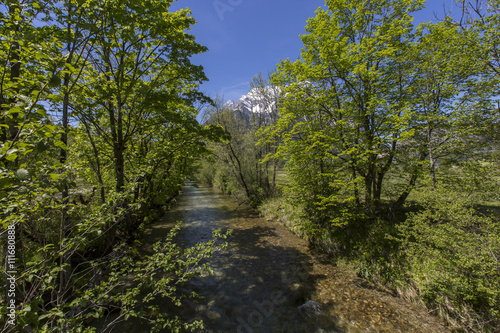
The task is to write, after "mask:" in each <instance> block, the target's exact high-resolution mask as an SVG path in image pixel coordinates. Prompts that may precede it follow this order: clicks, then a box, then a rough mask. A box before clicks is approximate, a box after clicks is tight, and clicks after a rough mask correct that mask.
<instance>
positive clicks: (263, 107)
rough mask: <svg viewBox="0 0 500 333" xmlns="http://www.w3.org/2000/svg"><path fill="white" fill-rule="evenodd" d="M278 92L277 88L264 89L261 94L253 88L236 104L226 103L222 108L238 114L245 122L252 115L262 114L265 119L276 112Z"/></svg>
mask: <svg viewBox="0 0 500 333" xmlns="http://www.w3.org/2000/svg"><path fill="white" fill-rule="evenodd" d="M279 91H280V90H279V88H276V87H266V88H265V89H264V93H263V94H262V93H261V90H260V89H257V88H254V89H252V90H250V92H249V93H248V94H247V95H243V96H241V97H240V99H239V100H237V101H236V102H233V101H231V100H229V101H227V102H226V103H225V104H224V106H223V107H224V108H226V109H231V110H233V111H235V112H240V113H241V115H242V116H243V117H244V119H245V120H247V121H248V120H249V119H250V117H251V116H252V115H259V114H261V115H262V114H263V115H264V117H265V118H267V117H269V115H270V114H271V113H274V112H276V103H277V101H278V97H279Z"/></svg>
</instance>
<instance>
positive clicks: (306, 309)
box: [119, 186, 445, 333]
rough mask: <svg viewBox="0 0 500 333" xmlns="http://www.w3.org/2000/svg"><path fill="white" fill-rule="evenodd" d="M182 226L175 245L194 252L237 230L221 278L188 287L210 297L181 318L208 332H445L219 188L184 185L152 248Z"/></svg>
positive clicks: (125, 328)
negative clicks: (218, 234) (215, 234)
mask: <svg viewBox="0 0 500 333" xmlns="http://www.w3.org/2000/svg"><path fill="white" fill-rule="evenodd" d="M176 221H183V222H184V224H183V228H182V230H181V232H180V233H179V235H178V236H177V239H176V240H175V241H176V242H178V243H179V244H182V246H187V247H189V246H192V245H194V244H196V243H198V242H204V241H207V240H209V239H210V238H211V235H212V231H213V230H215V229H220V228H231V229H233V234H232V236H231V237H230V239H229V247H228V249H227V250H226V251H224V252H220V253H217V254H215V255H214V257H213V258H212V259H210V263H211V265H212V267H213V269H214V274H213V275H212V276H202V277H197V278H195V279H194V280H192V281H191V282H190V283H188V284H187V285H185V286H184V288H185V290H186V291H195V292H197V293H198V294H199V295H200V296H202V297H201V299H197V300H187V301H185V304H184V306H183V307H182V310H178V311H180V312H179V313H178V315H179V316H180V317H181V318H183V319H184V320H186V321H192V320H198V319H202V320H203V321H204V323H205V331H206V332H242V333H243V332H244V333H264V332H266V333H268V332H287V333H288V332H290V333H291V332H304V333H306V332H442V331H445V330H444V328H443V327H442V326H441V325H440V324H439V323H438V322H437V320H436V319H435V318H433V317H430V316H429V315H427V314H426V313H425V312H424V311H422V310H418V309H413V308H411V307H410V306H409V305H408V304H406V303H404V302H403V301H401V300H400V299H397V298H394V297H392V296H390V295H387V294H384V293H381V292H379V291H376V290H373V289H370V288H367V287H365V286H364V285H363V281H362V280H360V279H359V278H357V277H355V276H354V275H353V274H352V273H350V272H348V271H346V270H344V269H341V268H338V267H334V266H333V265H331V264H329V263H321V262H319V261H318V260H317V259H316V258H314V257H313V256H311V254H310V253H309V251H308V247H307V243H306V242H305V241H304V240H302V239H299V238H298V237H296V236H295V235H293V234H292V233H291V232H290V231H289V230H287V229H286V228H285V227H283V226H281V225H279V224H276V223H273V222H269V221H266V220H264V219H262V218H260V217H259V216H258V215H256V214H255V213H254V212H253V211H251V210H250V209H249V208H246V207H243V206H239V207H238V205H237V204H236V203H234V202H233V201H231V199H230V198H228V197H226V196H224V195H222V194H221V193H219V192H217V191H216V190H214V189H211V188H207V187H199V188H196V187H193V186H185V187H183V194H182V195H180V196H179V197H178V199H177V204H176V205H175V207H174V208H173V209H172V210H171V211H170V212H168V213H167V214H166V216H165V217H164V219H163V220H162V221H161V222H159V223H157V224H155V225H154V226H153V228H152V229H151V230H149V232H148V235H147V236H146V240H147V242H148V243H150V244H152V243H154V242H155V241H157V240H159V239H161V238H162V237H164V235H165V234H166V233H167V232H168V229H169V228H170V227H171V226H172V225H173V224H174V223H175V222H176ZM145 251H147V248H146V250H145ZM163 311H172V309H163ZM143 329H144V328H143ZM119 331H120V332H134V333H135V332H141V327H140V326H138V324H137V322H135V323H134V322H131V323H128V324H125V325H122V326H120V329H119Z"/></svg>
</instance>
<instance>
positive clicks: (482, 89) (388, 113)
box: [200, 0, 500, 332]
mask: <svg viewBox="0 0 500 333" xmlns="http://www.w3.org/2000/svg"><path fill="white" fill-rule="evenodd" d="M423 3H424V2H423V1H418V0H403V1H393V0H382V1H363V0H350V1H347V0H328V1H326V8H327V9H325V10H323V9H318V11H317V12H316V16H315V17H313V18H311V19H309V21H308V24H307V26H306V33H305V34H304V35H302V41H303V45H304V46H303V49H302V51H301V55H300V58H299V59H298V60H296V61H290V60H283V61H281V62H280V64H278V66H277V68H276V70H275V72H274V73H272V74H271V75H270V78H269V82H268V81H267V80H264V79H263V78H262V77H261V76H259V77H257V78H256V79H255V80H254V81H253V82H252V90H251V94H253V95H255V96H254V98H253V99H252V100H253V101H255V104H256V106H258V107H257V109H258V110H260V111H259V112H254V113H253V114H251V115H250V116H245V114H243V113H242V112H238V111H237V110H236V111H235V110H228V109H227V108H224V107H223V106H222V105H219V106H218V107H214V108H212V109H211V110H210V111H209V112H208V113H207V120H206V124H219V125H220V126H222V127H223V128H224V129H225V130H226V131H227V132H229V133H230V134H231V138H230V139H229V138H228V139H226V140H225V141H222V142H219V143H212V144H211V147H212V150H213V152H214V154H213V156H212V157H211V158H210V159H208V160H206V161H205V162H204V163H203V165H202V171H201V173H200V180H202V181H205V182H206V183H210V184H213V185H215V186H218V187H220V188H222V189H223V190H225V191H227V192H230V193H234V194H236V196H237V197H238V198H239V199H240V200H246V201H247V202H249V203H250V204H252V205H254V206H259V205H260V209H261V211H262V212H263V213H265V214H267V215H269V216H273V217H275V218H277V219H280V220H282V221H283V222H285V223H286V224H287V225H289V226H290V227H291V228H293V229H294V230H296V231H297V232H298V233H300V234H301V235H303V236H305V237H307V238H308V239H309V240H310V242H311V245H312V246H313V247H316V248H318V249H320V250H322V251H325V252H327V253H329V254H330V255H331V256H332V259H333V260H337V261H338V262H345V263H347V264H349V265H353V266H354V267H356V270H357V272H358V274H359V275H361V276H363V277H366V278H368V279H372V280H373V281H375V282H377V283H379V284H380V285H383V286H385V287H387V288H388V289H390V290H393V291H395V292H398V293H399V294H400V295H401V296H403V297H405V298H407V299H410V300H413V301H417V302H423V303H424V304H425V305H426V306H427V307H428V309H429V312H432V313H434V314H438V315H440V316H441V317H442V318H444V319H446V320H447V321H448V323H449V324H450V325H452V326H454V327H457V328H460V329H463V330H467V331H475V332H484V331H492V332H493V331H498V327H500V311H499V309H500V263H499V258H500V197H499V196H500V192H499V188H500V186H499V185H500V184H499V182H500V171H499V170H500V168H499V167H500V160H499V158H500V155H499V143H500V142H499V138H500V137H499V135H498V133H500V122H499V120H500V113H499V104H498V89H499V88H500V86H499V82H500V81H499V79H500V76H499V73H500V67H499V65H500V58H499V57H500V56H499V53H498V40H499V37H500V30H499V26H498V24H499V20H500V1H496V0H477V1H475V2H474V1H473V2H462V1H457V4H456V5H457V9H458V11H459V12H460V15H456V17H453V16H449V17H445V18H443V19H442V20H441V21H440V22H437V23H423V24H421V25H419V26H418V27H415V26H414V25H413V24H412V21H413V18H412V13H414V12H415V11H417V10H419V9H421V8H422V6H423ZM283 165H284V168H282V166H283Z"/></svg>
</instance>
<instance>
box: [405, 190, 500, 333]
mask: <svg viewBox="0 0 500 333" xmlns="http://www.w3.org/2000/svg"><path fill="white" fill-rule="evenodd" d="M453 194H454V195H450V192H449V189H448V191H447V190H446V189H442V190H437V191H430V192H427V194H423V196H422V198H421V201H422V203H423V205H424V207H423V209H422V210H420V211H418V212H414V213H412V214H410V215H409V217H408V219H407V221H406V222H405V223H403V224H402V225H400V226H399V228H398V229H399V231H400V233H401V235H400V237H401V238H400V240H401V243H402V246H403V251H404V255H405V257H406V260H407V266H408V273H409V275H410V277H411V278H412V279H413V280H415V282H416V283H417V285H418V289H419V292H420V296H421V298H422V299H423V300H424V301H425V303H426V304H427V305H428V306H429V307H432V308H434V309H437V310H439V313H440V314H441V315H442V316H443V317H445V318H447V319H449V320H450V321H451V322H453V321H456V323H457V324H458V325H460V326H464V327H466V328H467V329H468V330H470V331H474V332H484V331H486V330H488V329H491V330H494V328H495V327H497V328H498V327H500V310H499V309H500V262H499V258H500V224H499V221H498V220H495V219H494V218H493V217H491V216H485V215H483V214H481V213H479V212H478V211H477V210H476V209H475V208H474V207H475V206H476V205H477V202H474V201H473V200H472V199H471V196H468V195H466V194H464V193H463V192H454V193H453Z"/></svg>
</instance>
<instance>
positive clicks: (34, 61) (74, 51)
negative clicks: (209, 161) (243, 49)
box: [0, 0, 223, 332]
mask: <svg viewBox="0 0 500 333" xmlns="http://www.w3.org/2000/svg"><path fill="white" fill-rule="evenodd" d="M171 3H172V1H163V0H162V1H149V0H130V1H80V0H68V1H62V2H53V1H51V0H34V1H31V0H30V1H24V0H12V1H5V2H3V3H2V4H1V7H2V8H1V10H0V22H1V24H0V35H1V38H0V61H1V62H0V101H1V103H0V104H1V110H0V112H1V114H0V141H1V142H0V143H1V146H0V207H1V208H0V209H1V210H0V225H1V228H2V246H1V248H2V249H1V251H2V258H5V257H6V255H7V254H13V253H12V252H11V251H12V250H13V249H15V255H14V256H15V260H13V261H11V260H9V261H5V268H6V269H5V270H4V271H3V273H6V272H13V273H8V274H2V276H1V277H0V284H1V285H2V286H6V285H7V281H9V284H8V285H9V286H10V285H12V286H13V287H12V291H13V293H14V294H15V295H13V296H12V295H10V296H8V295H7V294H5V293H3V292H2V296H1V302H0V313H1V316H0V318H1V319H0V326H1V327H2V331H7V332H8V331H11V332H33V331H36V332H54V331H65V332H66V331H79V332H81V331H91V330H92V325H93V324H94V322H93V321H92V319H93V318H100V317H103V316H104V315H107V314H112V315H114V316H115V317H114V318H115V320H114V322H113V323H111V324H110V325H108V327H105V328H104V329H105V330H108V329H111V328H112V325H113V324H115V323H117V322H120V321H123V320H126V319H128V318H129V317H140V318H143V320H144V321H145V322H147V323H149V324H150V325H151V329H152V330H153V331H154V330H158V329H161V328H169V330H172V331H174V330H177V329H180V328H181V327H185V328H186V329H193V330H195V329H196V328H197V327H200V325H202V324H201V323H196V322H194V323H182V322H180V321H179V319H178V318H175V317H174V316H173V315H172V314H171V313H164V314H159V315H155V314H154V313H157V311H155V306H154V305H153V304H154V303H151V302H150V301H151V300H152V299H153V298H155V297H162V298H164V299H165V302H167V303H168V302H170V303H172V305H173V306H174V305H180V300H181V299H182V298H183V297H188V296H191V295H183V294H182V293H181V292H179V291H178V286H179V285H181V284H182V283H183V282H184V281H186V280H187V279H189V278H190V277H191V276H193V275H194V274H197V273H198V272H199V269H198V268H200V267H202V268H204V269H206V267H204V266H200V265H199V262H200V260H202V259H203V258H206V257H207V256H208V255H210V253H212V251H213V250H214V249H217V248H219V247H221V243H220V242H219V241H218V240H219V239H220V238H221V237H223V235H218V236H216V237H215V238H214V239H213V240H212V241H210V242H208V243H206V244H199V245H197V246H196V247H193V248H191V249H180V248H178V247H177V246H176V245H175V244H174V243H172V237H174V235H175V233H176V232H177V231H178V228H173V229H172V231H171V234H170V237H169V238H168V239H165V240H164V241H162V242H160V243H158V244H156V245H155V247H154V249H155V252H154V253H153V254H151V255H148V256H138V250H139V249H140V247H141V243H140V235H141V232H142V231H143V230H144V228H145V227H146V226H147V223H148V222H151V221H152V220H154V219H156V218H157V217H159V216H161V215H160V213H161V211H162V209H164V208H165V206H168V203H169V202H170V201H171V200H172V199H173V198H174V196H175V195H176V194H177V192H178V191H179V188H180V185H181V184H182V182H183V181H184V179H185V178H186V177H188V176H189V175H192V174H193V171H194V169H193V165H194V164H193V161H195V160H196V159H198V158H199V157H200V156H203V155H204V154H206V153H207V149H206V144H205V143H204V142H205V141H206V140H218V139H219V138H221V137H222V131H221V130H220V129H218V128H210V127H202V126H201V125H200V124H199V123H198V122H197V121H196V115H197V113H198V109H199V108H200V107H201V106H202V105H204V104H206V103H211V101H210V100H209V99H208V98H207V97H206V96H204V95H203V94H201V93H200V92H199V91H198V86H199V84H200V83H201V82H203V81H204V80H206V77H205V75H204V73H203V69H202V68H201V67H200V66H195V65H193V64H192V63H191V62H190V60H189V59H190V57H191V56H192V55H195V54H199V53H201V52H205V51H206V48H205V47H204V46H201V45H199V44H197V43H196V42H195V41H194V37H193V36H192V35H190V34H188V33H186V31H187V30H188V29H189V27H190V26H191V25H193V24H195V21H194V19H193V18H192V17H191V15H190V12H189V10H180V11H177V12H171V11H169V7H170V4H171ZM151 22H155V24H153V25H152V24H151ZM14 229H15V232H12V231H10V230H14ZM8 235H9V236H8ZM12 243H15V244H12ZM9 265H12V266H9ZM8 279H9V280H8ZM11 279H15V280H14V283H11ZM14 286H15V288H14ZM2 290H3V289H2ZM6 297H8V299H7V298H6ZM11 300H13V301H14V302H15V304H14V305H11V303H10V301H11ZM8 306H9V307H8ZM151 313H153V314H151ZM14 317H15V320H14V319H13V318H14Z"/></svg>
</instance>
